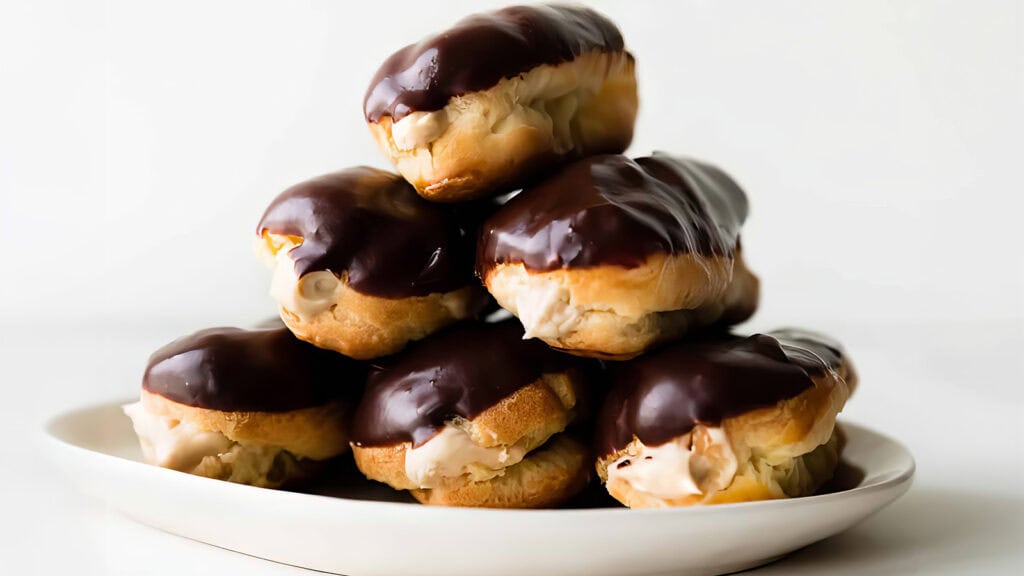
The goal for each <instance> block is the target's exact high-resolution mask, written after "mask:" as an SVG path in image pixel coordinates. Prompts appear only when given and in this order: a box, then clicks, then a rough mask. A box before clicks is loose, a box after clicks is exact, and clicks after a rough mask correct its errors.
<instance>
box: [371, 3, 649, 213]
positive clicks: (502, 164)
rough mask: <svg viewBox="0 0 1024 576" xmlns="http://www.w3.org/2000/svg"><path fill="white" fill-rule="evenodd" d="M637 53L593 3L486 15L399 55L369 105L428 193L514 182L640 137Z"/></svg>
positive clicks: (380, 136)
mask: <svg viewBox="0 0 1024 576" xmlns="http://www.w3.org/2000/svg"><path fill="white" fill-rule="evenodd" d="M633 69H634V64H633V57H632V56H631V55H630V54H629V53H628V52H626V51H625V47H624V43H623V39H622V35H621V34H620V33H619V30H618V29H617V28H616V27H615V25H614V24H613V23H612V22H611V21H609V20H608V19H607V18H605V17H604V16H602V15H601V14H598V13H597V12H595V11H593V10H591V9H589V8H584V7H581V6H546V5H539V6H513V7H509V8H504V9H502V10H498V11H495V12H488V13H483V14H476V15H473V16H470V17H468V18H465V19H464V20H462V21H460V22H458V23H457V24H456V25H455V26H453V27H452V28H450V29H448V30H445V31H444V32H442V33H440V34H436V35H434V36H430V37H428V38H425V39H423V40H422V41H420V42H418V43H416V44H410V45H409V46H406V47H405V48H402V49H401V50H399V51H398V52H395V53H394V54H392V55H391V56H390V57H389V58H388V59H387V60H386V61H385V62H384V64H383V65H382V66H381V67H380V69H379V70H378V71H377V73H376V75H375V76H374V78H373V80H372V81H371V82H370V87H369V88H368V90H367V92H366V98H365V100H364V112H365V115H366V120H367V122H368V123H369V127H370V131H371V133H372V134H373V136H374V138H375V139H376V141H377V144H378V145H379V147H380V149H381V150H382V151H383V152H384V153H385V154H387V156H388V158H390V159H391V161H392V162H393V163H394V164H395V166H396V168H397V169H398V171H399V172H400V173H401V174H402V175H403V176H404V177H405V178H406V179H407V180H408V181H409V182H410V183H411V184H412V185H413V186H415V187H416V190H417V191H419V193H420V194H422V195H423V196H424V197H425V198H428V199H431V200H436V201H441V202H457V201H462V200H466V199H469V198H476V197H480V196H484V195H489V194H494V193H498V192H502V191H505V190H507V189H510V188H511V187H514V186H515V185H516V184H518V183H520V182H522V181H523V180H524V179H526V178H528V177H529V176H531V175H533V174H535V173H537V172H538V171H541V170H544V169H546V168H549V167H551V166H553V165H555V164H556V163H559V162H561V161H562V160H563V159H564V158H569V157H577V156H581V155H587V154H595V153H603V152H621V151H622V150H624V149H625V148H626V146H628V145H629V142H630V140H632V137H633V123H634V120H635V118H636V109H637V93H636V78H635V75H634V70H633Z"/></svg>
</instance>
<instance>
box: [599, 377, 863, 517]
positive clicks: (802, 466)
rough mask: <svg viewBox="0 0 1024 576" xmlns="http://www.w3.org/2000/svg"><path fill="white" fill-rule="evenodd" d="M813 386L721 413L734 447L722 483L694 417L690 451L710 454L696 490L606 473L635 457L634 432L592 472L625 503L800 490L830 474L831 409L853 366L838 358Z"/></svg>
mask: <svg viewBox="0 0 1024 576" xmlns="http://www.w3.org/2000/svg"><path fill="white" fill-rule="evenodd" d="M812 380H813V381H814V386H812V387H810V388H808V389H807V390H806V391H804V392H803V393H801V394H800V395H798V396H796V397H794V398H791V399H788V400H784V401H782V402H779V403H778V404H777V405H775V406H770V407H766V408H759V409H756V410H752V411H750V412H746V413H744V414H741V415H739V416H736V417H732V418H725V419H724V420H722V422H721V424H720V426H719V427H720V428H721V430H722V431H724V433H725V437H726V438H727V439H728V442H729V445H730V448H731V451H732V453H733V454H734V455H735V459H736V463H737V468H736V473H735V475H734V476H733V477H732V478H731V480H727V483H726V484H725V485H724V486H723V485H721V484H720V483H719V480H720V479H719V478H716V476H715V474H716V472H717V471H719V470H721V469H722V468H723V467H724V466H725V465H726V463H725V461H724V459H723V454H722V452H721V450H720V449H719V448H717V447H715V445H714V444H713V443H711V442H708V441H707V438H708V436H707V435H708V430H709V428H711V427H710V426H704V425H701V424H698V425H697V426H696V427H695V428H694V430H693V431H692V432H691V433H688V434H686V435H685V436H687V437H688V438H683V437H679V438H677V439H675V440H673V442H674V441H682V442H684V443H687V444H690V445H691V450H692V452H693V454H694V456H695V457H700V458H703V459H704V461H706V462H710V463H711V464H712V465H711V466H710V467H709V469H708V471H707V474H706V476H704V477H701V478H694V480H695V483H696V485H697V486H699V487H700V488H701V489H702V491H703V493H702V494H694V495H688V496H685V497H681V498H669V499H666V498H661V497H658V496H657V495H654V494H651V493H649V492H645V491H642V490H638V489H636V488H635V487H634V486H633V485H632V484H630V483H629V482H628V481H625V480H623V479H621V478H612V479H609V474H608V471H609V466H610V465H612V464H613V463H615V462H618V461H620V460H621V459H623V458H629V457H635V456H637V455H638V454H640V452H641V451H642V450H643V449H644V448H645V446H644V444H643V443H642V442H641V441H640V440H639V439H638V438H636V437H634V438H633V442H631V443H630V444H629V445H628V446H626V447H625V448H623V449H622V450H619V451H617V452H615V453H614V454H607V455H604V456H601V457H599V458H598V460H597V464H596V467H597V473H598V476H599V477H600V478H601V480H602V481H603V482H606V488H607V489H608V492H609V493H610V494H611V495H612V496H613V497H614V498H615V499H617V500H619V501H620V502H622V503H623V504H625V505H626V506H629V507H630V508H652V507H666V506H694V505H703V504H721V503H727V502H744V501H752V500H766V499H775V498H787V497H797V496H807V495H810V494H813V493H814V491H815V490H817V489H818V488H819V487H820V486H821V485H822V484H823V483H824V482H826V481H827V480H828V479H829V478H831V477H832V474H833V472H834V471H835V468H836V465H837V464H838V462H839V456H840V453H841V451H842V444H843V442H842V438H841V434H839V432H838V429H837V428H836V415H837V414H838V413H839V412H840V411H841V410H842V408H843V406H844V404H845V403H846V400H847V399H848V398H849V395H850V392H851V390H852V389H853V387H854V386H855V385H856V374H855V373H854V371H853V369H852V367H851V366H850V364H849V363H848V361H846V360H845V359H844V361H843V364H842V365H841V366H840V367H839V368H838V369H837V370H836V371H835V372H834V373H825V374H822V375H816V376H812Z"/></svg>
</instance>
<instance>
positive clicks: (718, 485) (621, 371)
mask: <svg viewBox="0 0 1024 576" xmlns="http://www.w3.org/2000/svg"><path fill="white" fill-rule="evenodd" d="M611 381H612V389H611V392H610V393H609V395H608V397H607V398H606V399H605V402H604V405H603V406H602V409H601V412H600V415H599V417H598V424H597V431H596V434H595V436H596V441H595V443H596V448H595V450H596V452H597V454H598V459H597V473H598V476H599V477H600V478H601V480H602V481H603V482H605V483H606V487H607V489H608V492H609V493H610V494H611V495H612V496H613V497H615V498H616V499H617V500H619V501H620V502H622V503H623V504H625V505H626V506H629V507H630V508H652V507H665V506H694V505H701V504H718V503H725V502H742V501H750V500H766V499H773V498H787V497H796V496H806V495H810V494H813V493H814V491H815V490H817V488H818V487H819V486H821V485H822V484H823V483H824V482H825V481H827V480H828V479H829V478H831V476H832V474H833V472H834V471H835V469H836V465H837V464H838V461H839V454H840V450H841V448H842V438H841V435H840V434H839V430H838V428H837V427H836V415H837V414H838V413H839V411H840V410H842V408H843V405H844V404H845V403H846V400H847V398H848V397H849V395H850V393H851V391H852V389H853V387H854V385H855V382H856V376H855V374H854V371H853V368H852V366H851V364H850V362H849V360H848V359H847V358H846V356H845V355H844V353H843V351H842V349H841V347H840V346H839V345H838V344H836V343H835V342H833V341H832V340H830V339H828V338H826V337H824V336H821V335H819V334H814V333H811V332H805V331H796V330H782V331H777V332H770V333H768V334H756V335H754V336H750V337H747V338H741V337H737V336H728V335H723V336H718V337H715V338H710V339H708V340H704V341H682V342H677V343H675V344H671V345H669V346H666V347H664V348H661V349H659V350H656V351H654V352H652V353H650V354H646V355H644V356H642V357H640V358H637V359H635V360H631V361H629V362H624V363H621V364H616V365H614V366H612V367H611Z"/></svg>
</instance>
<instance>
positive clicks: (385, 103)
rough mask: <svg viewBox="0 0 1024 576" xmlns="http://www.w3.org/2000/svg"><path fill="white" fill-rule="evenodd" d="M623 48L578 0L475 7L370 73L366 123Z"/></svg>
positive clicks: (605, 22)
mask: <svg viewBox="0 0 1024 576" xmlns="http://www.w3.org/2000/svg"><path fill="white" fill-rule="evenodd" d="M622 49H623V43H622V35H621V34H620V33H619V30H618V28H616V27H615V24H613V23H612V22H611V21H609V20H608V19H607V18H605V17H604V16H602V15H600V14H598V13H597V12H594V11H593V10H591V9H589V8H584V7H582V6H511V7H509V8H504V9H502V10H498V11H496V12H487V13H484V14H475V15H473V16H469V17H468V18H465V19H463V20H461V21H460V22H458V23H457V24H456V25H455V26H453V27H452V28H449V29H448V30H445V31H444V32H442V33H440V34H436V35H434V36H431V37H429V38H426V39H424V40H423V41H421V42H419V43H418V44H410V45H409V46H406V47H405V48H402V49H401V50H399V51H398V52H395V53H394V54H392V55H391V56H390V57H389V58H388V59H387V60H386V61H385V62H384V64H383V65H382V66H381V67H380V69H379V70H377V74H376V75H375V76H374V77H373V81H372V82H371V83H370V88H369V89H368V90H367V92H366V98H365V100H364V101H363V110H364V112H365V113H366V119H367V121H369V122H377V121H378V120H380V118H381V117H382V116H391V117H392V118H393V119H394V120H395V121H396V122H397V121H398V120H401V119H402V118H403V117H405V116H406V115H407V114H409V113H411V112H417V111H423V112H426V111H431V110H440V109H441V108H444V107H445V105H446V104H447V103H448V100H449V99H450V98H452V97H453V96H461V95H463V94H467V93H469V92H475V91H477V90H484V89H486V88H490V87H491V86H494V85H495V84H497V83H498V81H499V80H501V79H503V78H511V77H513V76H517V75H518V74H521V73H523V72H527V71H529V70H530V69H532V68H535V67H537V66H540V65H543V64H560V63H562V62H568V61H571V60H573V59H575V58H576V57H577V56H579V55H580V54H583V53H584V52H589V51H592V50H599V51H601V52H619V51H622Z"/></svg>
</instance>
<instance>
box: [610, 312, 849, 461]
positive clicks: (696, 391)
mask: <svg viewBox="0 0 1024 576" xmlns="http://www.w3.org/2000/svg"><path fill="white" fill-rule="evenodd" d="M841 361H842V351H841V349H840V348H839V346H838V344H836V343H835V342H833V341H832V340H829V339H827V338H826V337H824V336H820V335H817V334H813V333H810V332H804V331H795V330H780V331H777V332H770V333H768V334H755V335H753V336H750V337H746V338H742V337H738V336H730V335H721V336H717V337H714V338H712V339H710V340H704V341H696V342H695V341H681V342H677V343H675V344H672V345H669V346H667V347H665V348H662V349H660V350H658V351H655V352H653V353H651V354H647V355H645V356H641V357H639V358H637V359H635V360H631V361H629V362H623V363H620V364H616V365H612V366H611V367H610V370H611V380H612V390H611V392H610V393H609V395H608V397H607V398H606V399H605V402H604V405H603V407H602V410H601V414H600V416H599V417H598V425H597V434H596V446H597V450H598V452H599V453H600V454H612V453H614V452H615V451H617V450H621V449H622V448H625V447H626V445H628V444H629V443H630V442H631V441H632V440H633V436H634V435H636V437H637V438H639V439H640V441H641V442H643V443H644V444H646V445H648V446H657V445H661V444H664V443H665V442H668V441H669V440H671V439H673V438H676V437H678V436H681V435H683V434H686V433H687V432H689V431H690V430H692V429H693V427H694V426H695V425H696V424H697V423H698V422H700V423H704V424H711V425H716V424H718V423H720V422H721V421H722V420H723V419H725V418H729V417H732V416H738V415H740V414H743V413H745V412H748V411H750V410H754V409H756V408H762V407H767V406H773V405H775V404H776V403H778V402H780V401H782V400H786V399H789V398H793V397H795V396H797V395H799V394H800V393H801V392H803V391H804V390H807V389H808V388H810V387H811V386H813V385H814V382H813V381H812V380H811V377H812V376H817V375H822V374H825V373H830V372H833V371H834V370H836V369H837V368H838V367H839V365H840V362H841Z"/></svg>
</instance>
